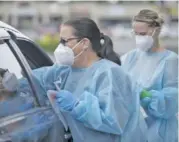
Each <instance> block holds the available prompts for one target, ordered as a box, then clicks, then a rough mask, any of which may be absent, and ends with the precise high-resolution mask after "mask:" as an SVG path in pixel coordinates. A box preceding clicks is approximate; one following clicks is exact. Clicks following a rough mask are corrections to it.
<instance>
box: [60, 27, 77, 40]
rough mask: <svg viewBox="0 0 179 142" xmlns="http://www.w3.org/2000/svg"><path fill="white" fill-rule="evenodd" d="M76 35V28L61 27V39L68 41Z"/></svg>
mask: <svg viewBox="0 0 179 142" xmlns="http://www.w3.org/2000/svg"><path fill="white" fill-rule="evenodd" d="M73 33H74V28H73V27H71V26H68V25H61V26H60V37H61V38H64V39H67V38H71V37H72V36H73Z"/></svg>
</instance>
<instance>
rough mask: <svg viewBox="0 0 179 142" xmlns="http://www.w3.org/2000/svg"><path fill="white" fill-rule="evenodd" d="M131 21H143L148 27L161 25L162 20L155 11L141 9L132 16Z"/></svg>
mask: <svg viewBox="0 0 179 142" xmlns="http://www.w3.org/2000/svg"><path fill="white" fill-rule="evenodd" d="M133 21H138V22H145V23H147V24H148V25H149V26H150V27H161V26H162V25H163V23H164V20H163V19H162V18H161V17H160V16H159V15H158V13H157V12H155V11H152V10H149V9H143V10H141V11H140V12H139V13H138V14H137V15H136V16H134V19H133Z"/></svg>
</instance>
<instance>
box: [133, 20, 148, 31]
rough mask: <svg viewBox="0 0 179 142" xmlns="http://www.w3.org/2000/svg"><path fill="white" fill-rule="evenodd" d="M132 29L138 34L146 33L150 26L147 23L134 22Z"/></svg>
mask: <svg viewBox="0 0 179 142" xmlns="http://www.w3.org/2000/svg"><path fill="white" fill-rule="evenodd" d="M132 28H133V30H134V31H137V32H146V31H148V30H149V29H150V28H149V26H148V24H147V23H145V22H133V23H132Z"/></svg>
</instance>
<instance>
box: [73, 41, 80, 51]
mask: <svg viewBox="0 0 179 142" xmlns="http://www.w3.org/2000/svg"><path fill="white" fill-rule="evenodd" d="M81 41H82V40H80V41H79V42H78V43H77V44H75V46H73V47H72V50H74V49H75V48H76V47H77V46H78V45H79V44H80V42H81Z"/></svg>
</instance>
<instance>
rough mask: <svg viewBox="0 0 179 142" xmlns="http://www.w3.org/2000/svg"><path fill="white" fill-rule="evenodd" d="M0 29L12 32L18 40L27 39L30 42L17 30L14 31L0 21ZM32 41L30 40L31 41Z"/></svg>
mask: <svg viewBox="0 0 179 142" xmlns="http://www.w3.org/2000/svg"><path fill="white" fill-rule="evenodd" d="M0 28H3V29H5V30H8V31H11V32H13V33H14V34H15V35H16V37H17V38H18V39H19V38H21V39H22V38H25V39H28V40H31V39H30V38H29V37H27V36H25V35H24V34H22V33H21V32H20V31H18V30H17V29H15V28H14V27H12V26H10V25H8V24H6V23H4V22H2V21H0ZM31 41H32V40H31Z"/></svg>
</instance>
